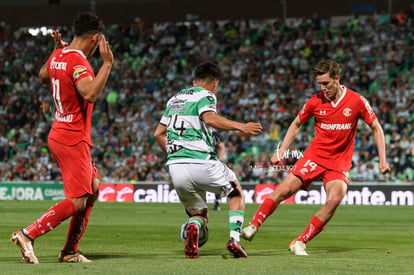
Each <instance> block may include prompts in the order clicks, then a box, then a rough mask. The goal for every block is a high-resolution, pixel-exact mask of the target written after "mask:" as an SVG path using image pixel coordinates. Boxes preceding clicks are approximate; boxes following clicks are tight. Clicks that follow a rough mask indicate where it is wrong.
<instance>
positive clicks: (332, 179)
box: [241, 60, 390, 256]
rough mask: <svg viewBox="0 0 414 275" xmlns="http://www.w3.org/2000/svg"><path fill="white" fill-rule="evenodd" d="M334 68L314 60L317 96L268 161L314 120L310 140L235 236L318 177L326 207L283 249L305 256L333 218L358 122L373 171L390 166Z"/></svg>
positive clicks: (366, 109)
mask: <svg viewBox="0 0 414 275" xmlns="http://www.w3.org/2000/svg"><path fill="white" fill-rule="evenodd" d="M339 71H340V69H339V65H338V64H337V63H336V62H335V61H332V60H322V61H320V62H319V63H318V64H317V65H316V66H315V67H314V68H313V70H312V76H313V77H314V78H315V80H316V82H317V83H318V85H319V86H320V88H321V92H319V93H317V94H315V95H314V96H312V97H311V98H310V99H309V100H308V101H307V102H306V104H305V105H304V106H303V108H302V110H301V111H300V112H299V114H298V115H297V117H296V118H295V120H294V121H293V122H292V123H291V125H290V126H289V129H288V131H287V133H286V136H285V137H284V140H283V143H282V145H281V147H280V149H279V150H278V151H276V154H275V155H274V156H273V157H272V159H271V162H272V163H273V164H278V163H280V162H281V161H282V159H283V156H284V155H285V152H286V150H288V148H289V145H290V144H291V142H292V141H293V140H294V138H295V137H296V135H297V134H298V133H299V130H300V128H301V126H302V124H303V123H306V122H307V121H309V119H310V118H312V117H314V121H315V126H314V127H315V132H316V134H315V136H314V138H313V139H312V142H311V144H310V145H309V147H308V148H307V149H306V150H305V152H304V153H303V157H302V158H300V159H299V160H298V161H297V162H296V164H295V165H294V167H293V168H292V170H291V171H290V172H289V174H288V176H287V177H286V179H285V180H284V181H283V183H282V184H281V185H280V186H279V187H278V188H277V189H275V191H273V192H272V193H271V194H270V195H268V196H267V198H266V199H265V200H264V201H263V203H262V204H261V205H260V207H259V209H258V210H257V211H256V213H255V215H254V218H253V220H252V221H251V223H250V224H249V225H248V226H247V227H246V228H244V229H243V230H242V233H241V237H242V238H243V239H245V240H249V241H251V240H252V239H253V237H254V236H255V234H256V233H257V231H258V229H259V227H260V226H261V225H262V224H263V222H264V221H265V220H266V219H267V218H268V217H269V216H270V215H271V214H272V213H273V211H275V209H276V207H277V206H278V205H279V204H280V203H281V202H282V201H283V200H285V199H287V198H289V197H290V196H291V195H293V194H294V193H296V192H297V191H298V190H299V189H305V190H306V189H307V188H308V187H309V185H310V184H311V182H313V181H315V180H318V179H320V178H321V179H322V180H323V184H324V188H325V191H326V194H327V197H326V203H325V204H324V205H323V206H322V207H321V208H320V209H319V211H318V212H317V213H316V214H315V215H314V216H313V217H312V219H311V220H310V223H309V225H308V227H307V228H306V229H305V231H304V232H303V233H302V234H301V235H300V236H299V237H298V238H296V239H294V240H293V241H292V243H291V244H290V246H289V250H290V251H291V252H292V253H295V254H296V255H302V256H306V255H307V253H306V251H305V249H306V243H307V242H309V241H310V240H311V239H312V238H314V237H315V236H316V235H318V233H320V232H321V231H322V230H323V229H324V227H325V225H326V224H327V223H328V222H329V220H330V219H331V218H332V217H333V215H334V214H335V211H336V210H337V208H338V206H339V205H340V203H341V201H342V199H343V198H344V196H345V194H346V191H347V189H348V185H349V176H348V174H349V170H350V169H351V162H352V153H353V148H354V142H355V134H356V130H357V124H358V120H359V118H362V119H363V120H364V121H365V123H367V124H368V125H369V126H370V127H371V130H372V134H373V137H374V141H375V144H376V146H377V149H378V155H379V170H380V172H381V173H383V174H385V173H387V172H389V170H390V168H389V166H388V164H387V161H386V156H385V142H384V133H383V130H382V127H381V125H380V124H379V122H378V120H377V118H376V115H375V113H374V112H373V110H372V109H371V107H370V105H369V103H368V102H367V100H366V99H365V98H364V97H362V96H361V95H359V94H358V93H356V92H354V91H352V90H350V89H348V88H347V87H345V86H343V85H340V83H339Z"/></svg>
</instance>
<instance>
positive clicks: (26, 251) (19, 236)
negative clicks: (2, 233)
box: [10, 230, 39, 264]
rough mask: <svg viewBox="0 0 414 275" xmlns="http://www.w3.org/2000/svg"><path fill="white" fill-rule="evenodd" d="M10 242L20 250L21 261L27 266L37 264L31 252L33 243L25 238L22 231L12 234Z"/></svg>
mask: <svg viewBox="0 0 414 275" xmlns="http://www.w3.org/2000/svg"><path fill="white" fill-rule="evenodd" d="M10 241H11V242H13V243H14V244H15V245H17V246H18V247H19V248H20V251H21V252H22V255H23V261H25V262H27V263H29V264H38V263H39V260H38V259H37V258H36V255H35V254H34V250H33V245H34V241H33V240H32V239H30V238H29V237H28V236H26V235H25V234H24V233H23V231H22V230H17V231H15V232H13V233H12V236H11V238H10Z"/></svg>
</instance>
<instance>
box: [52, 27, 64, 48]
mask: <svg viewBox="0 0 414 275" xmlns="http://www.w3.org/2000/svg"><path fill="white" fill-rule="evenodd" d="M50 37H52V38H53V41H55V50H56V49H60V48H64V47H66V46H67V45H68V42H65V41H63V40H62V35H61V34H60V32H59V30H53V31H51V32H50Z"/></svg>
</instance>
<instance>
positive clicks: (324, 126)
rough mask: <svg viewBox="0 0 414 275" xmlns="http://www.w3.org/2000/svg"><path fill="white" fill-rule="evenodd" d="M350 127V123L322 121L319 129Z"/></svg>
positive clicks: (344, 128) (345, 128)
mask: <svg viewBox="0 0 414 275" xmlns="http://www.w3.org/2000/svg"><path fill="white" fill-rule="evenodd" d="M351 128H352V123H333V124H328V123H322V124H321V129H324V130H349V129H351Z"/></svg>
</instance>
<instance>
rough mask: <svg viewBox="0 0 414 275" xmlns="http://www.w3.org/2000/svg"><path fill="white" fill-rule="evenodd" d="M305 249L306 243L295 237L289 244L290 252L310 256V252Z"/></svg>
mask: <svg viewBox="0 0 414 275" xmlns="http://www.w3.org/2000/svg"><path fill="white" fill-rule="evenodd" d="M305 249H306V244H305V243H304V242H302V241H298V240H296V239H294V240H293V241H292V242H291V243H290V245H289V250H290V252H292V253H295V255H296V256H308V253H306V251H305Z"/></svg>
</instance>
